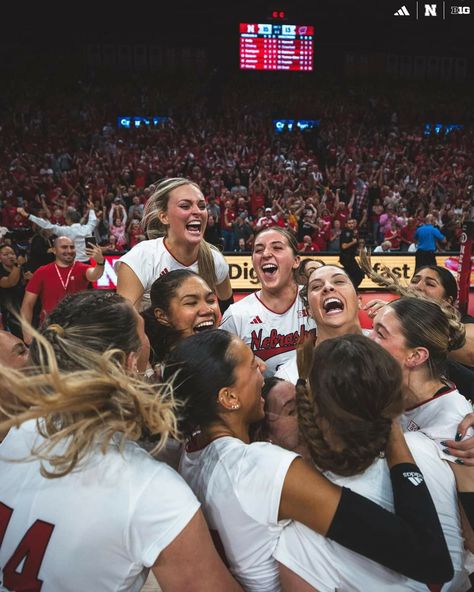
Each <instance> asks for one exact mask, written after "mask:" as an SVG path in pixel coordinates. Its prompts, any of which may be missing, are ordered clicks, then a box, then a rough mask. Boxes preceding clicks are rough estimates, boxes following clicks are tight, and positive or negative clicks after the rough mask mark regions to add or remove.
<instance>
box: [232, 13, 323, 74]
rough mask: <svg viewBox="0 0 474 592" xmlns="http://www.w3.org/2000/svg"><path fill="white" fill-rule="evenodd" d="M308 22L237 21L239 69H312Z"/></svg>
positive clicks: (298, 70) (311, 39) (305, 70)
mask: <svg viewBox="0 0 474 592" xmlns="http://www.w3.org/2000/svg"><path fill="white" fill-rule="evenodd" d="M313 37H314V27H313V26H311V25H287V24H262V23H240V69H241V70H274V71H285V70H292V71H295V72H311V71H312V70H313V56H314V50H313Z"/></svg>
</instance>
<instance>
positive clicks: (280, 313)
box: [255, 288, 299, 315]
mask: <svg viewBox="0 0 474 592" xmlns="http://www.w3.org/2000/svg"><path fill="white" fill-rule="evenodd" d="M261 291H262V290H259V292H261ZM298 294H299V291H298V288H297V289H296V296H295V298H294V300H293V302H292V303H291V304H290V306H289V307H288V308H287V309H286V310H285V311H283V312H276V311H275V310H272V309H271V308H268V306H267V305H266V304H265V302H263V300H261V299H260V298H259V297H258V295H257V292H255V298H256V299H257V300H258V301H259V302H260V304H261V305H262V306H264V307H265V308H266V309H267V310H269V311H270V312H272V313H273V314H277V315H284V314H286V313H287V312H288V311H289V310H290V308H291V307H292V306H293V304H294V303H295V302H296V299H297V298H298Z"/></svg>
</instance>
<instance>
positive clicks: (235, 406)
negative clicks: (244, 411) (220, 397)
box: [230, 403, 240, 409]
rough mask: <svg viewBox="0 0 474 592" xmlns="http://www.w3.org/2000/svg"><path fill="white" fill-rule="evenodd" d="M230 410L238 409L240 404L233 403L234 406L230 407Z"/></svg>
mask: <svg viewBox="0 0 474 592" xmlns="http://www.w3.org/2000/svg"><path fill="white" fill-rule="evenodd" d="M230 408H231V409H240V403H235V404H234V405H231V407H230Z"/></svg>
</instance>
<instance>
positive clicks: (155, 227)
mask: <svg viewBox="0 0 474 592" xmlns="http://www.w3.org/2000/svg"><path fill="white" fill-rule="evenodd" d="M183 185H191V186H192V187H195V188H196V189H198V190H199V191H201V188H200V187H199V185H198V184H197V183H194V181H191V180H190V179H186V178H184V177H172V178H170V179H163V180H162V181H160V182H159V183H158V185H156V186H154V191H153V193H152V194H151V195H150V197H149V198H148V200H147V202H146V204H145V208H144V210H143V217H142V222H141V223H142V227H143V229H144V231H145V234H146V236H147V238H149V239H154V238H158V237H160V236H166V235H167V228H166V226H165V225H164V224H163V223H162V222H161V220H160V215H161V214H163V213H164V212H166V211H167V209H168V202H169V198H170V193H171V192H172V191H173V190H174V189H177V188H178V187H182V186H183ZM212 250H214V251H218V249H216V248H215V247H214V246H213V245H211V244H209V243H208V242H207V241H205V240H202V241H201V242H200V244H199V253H198V270H199V275H200V276H201V277H202V278H203V279H204V280H205V281H206V282H207V283H208V284H209V287H210V288H211V290H214V288H215V287H216V285H217V276H216V268H215V265H214V257H213V256H212Z"/></svg>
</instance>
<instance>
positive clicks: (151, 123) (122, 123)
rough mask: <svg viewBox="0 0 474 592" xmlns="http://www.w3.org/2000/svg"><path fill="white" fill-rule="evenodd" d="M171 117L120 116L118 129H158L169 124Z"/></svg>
mask: <svg viewBox="0 0 474 592" xmlns="http://www.w3.org/2000/svg"><path fill="white" fill-rule="evenodd" d="M168 121H169V117H163V116H162V115H155V116H153V117H143V116H140V117H136V116H135V117H129V116H125V115H120V116H119V117H117V127H119V128H120V127H123V128H125V129H134V128H139V127H157V126H158V125H163V124H164V123H168Z"/></svg>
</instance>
